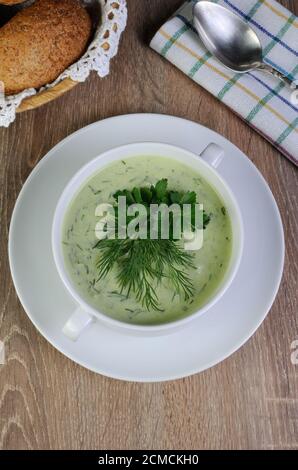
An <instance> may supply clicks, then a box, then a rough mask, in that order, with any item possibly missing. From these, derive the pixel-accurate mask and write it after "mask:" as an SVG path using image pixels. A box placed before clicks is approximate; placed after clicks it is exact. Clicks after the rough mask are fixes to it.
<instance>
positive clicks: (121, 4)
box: [0, 0, 127, 127]
mask: <svg viewBox="0 0 298 470" xmlns="http://www.w3.org/2000/svg"><path fill="white" fill-rule="evenodd" d="M88 1H89V2H90V0H86V1H85V3H86V4H88ZM96 1H98V2H99V3H100V5H101V21H100V23H99V26H98V27H97V29H96V31H95V34H94V39H93V41H92V42H91V43H90V45H89V47H88V49H87V51H86V52H85V54H84V55H83V56H82V57H81V58H80V59H79V60H78V61H77V62H75V63H74V64H72V65H71V66H70V67H68V68H67V69H66V70H64V72H62V74H61V75H60V76H59V77H58V78H57V79H56V80H55V81H54V82H52V83H50V84H48V85H46V86H45V87H43V88H41V89H40V90H36V89H34V88H30V89H26V90H24V91H22V92H21V93H18V94H17V95H11V96H5V94H4V92H3V88H1V82H0V126H4V127H8V126H9V124H10V123H12V122H13V121H14V120H15V115H16V109H17V108H18V106H19V105H20V103H21V102H22V101H23V100H24V99H25V98H27V97H28V96H32V95H35V94H37V93H39V92H40V91H42V90H45V89H47V88H52V87H54V86H55V85H56V84H57V83H59V82H61V81H62V80H63V79H65V78H67V77H69V78H71V79H72V80H74V81H76V82H84V81H85V80H86V78H87V77H88V76H89V74H90V72H91V71H92V70H95V71H96V72H97V73H98V75H99V76H100V77H105V76H106V75H108V74H109V71H110V60H111V59H112V58H113V57H114V56H115V55H116V54H117V51H118V45H119V41H120V37H121V33H122V32H123V31H124V29H125V26H126V20H127V8H126V0H96ZM2 86H3V84H2Z"/></svg>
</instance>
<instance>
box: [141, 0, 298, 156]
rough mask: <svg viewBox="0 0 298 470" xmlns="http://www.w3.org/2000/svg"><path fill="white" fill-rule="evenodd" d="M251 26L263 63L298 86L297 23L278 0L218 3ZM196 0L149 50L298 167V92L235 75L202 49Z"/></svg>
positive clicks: (269, 79)
mask: <svg viewBox="0 0 298 470" xmlns="http://www.w3.org/2000/svg"><path fill="white" fill-rule="evenodd" d="M214 2H215V3H218V4H220V5H222V6H224V7H226V8H228V9H229V10H231V11H233V12H234V13H236V14H237V15H238V16H240V18H242V19H243V20H244V21H246V22H247V23H249V25H250V26H251V27H252V28H253V29H254V30H255V32H256V33H257V35H258V36H259V38H260V40H261V43H262V46H263V51H264V61H265V62H266V63H267V64H270V65H272V66H273V67H275V68H276V69H277V70H279V71H280V72H282V73H283V74H285V75H288V77H289V78H291V79H292V80H297V84H298V52H297V49H298V20H297V17H296V16H295V15H293V14H292V13H291V12H290V11H288V10H287V9H286V8H284V7H283V6H281V5H280V4H279V3H278V2H276V1H274V0H257V1H256V0H214ZM195 3H196V1H194V0H189V1H187V2H185V3H184V4H183V5H182V7H181V8H180V9H179V10H178V11H177V12H176V13H175V15H174V16H173V17H171V18H170V19H169V20H168V21H167V22H166V23H165V24H164V25H163V26H162V27H161V28H160V29H159V31H158V32H157V33H156V35H155V36H154V38H153V39H152V41H151V44H150V46H151V47H152V48H153V49H154V50H155V51H157V52H158V53H159V54H161V55H162V56H163V57H165V58H166V59H168V60H169V61H170V62H172V64H174V65H176V67H178V68H179V69H180V70H182V71H183V72H184V73H185V74H187V75H188V76H189V77H190V78H191V79H192V80H194V81H195V82H197V83H198V84H199V85H201V86H202V87H204V88H205V89H206V90H208V91H209V92H210V93H212V94H213V95H214V96H216V97H217V98H218V99H219V100H220V101H222V102H223V103H225V104H226V105H227V106H229V107H230V108H231V109H232V110H233V111H234V112H235V113H237V114H238V115H239V116H240V117H242V118H243V119H244V120H245V121H246V122H247V123H248V124H249V125H250V126H251V127H253V128H254V129H255V130H256V131H257V132H259V133H260V134H262V135H263V136H264V137H265V138H266V139H267V140H269V141H270V142H271V143H272V144H273V145H274V146H275V147H276V148H277V149H278V150H279V151H280V152H282V153H283V154H284V155H285V156H286V157H288V158H289V159H290V160H291V161H292V162H293V163H295V164H296V165H297V164H298V91H297V90H296V91H295V90H294V89H292V90H291V89H290V88H289V87H288V86H287V85H285V84H284V83H283V82H281V81H280V80H279V79H277V78H275V77H273V76H271V75H269V74H267V73H265V72H261V71H253V72H249V73H246V74H239V73H234V72H232V71H230V70H228V69H227V68H225V67H224V66H223V65H221V64H220V63H219V61H217V59H215V57H213V56H212V55H211V54H210V53H209V52H208V51H207V50H206V48H205V47H204V45H203V43H202V42H201V40H200V38H199V36H198V35H197V33H196V31H195V29H194V28H193V24H192V8H193V5H194V4H195Z"/></svg>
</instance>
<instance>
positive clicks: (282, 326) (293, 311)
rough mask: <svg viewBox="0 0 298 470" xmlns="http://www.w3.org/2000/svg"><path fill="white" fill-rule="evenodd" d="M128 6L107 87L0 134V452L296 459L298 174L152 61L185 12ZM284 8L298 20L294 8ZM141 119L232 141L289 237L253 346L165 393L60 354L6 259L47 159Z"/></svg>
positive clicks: (61, 102) (169, 6) (157, 0)
mask: <svg viewBox="0 0 298 470" xmlns="http://www.w3.org/2000/svg"><path fill="white" fill-rule="evenodd" d="M128 3H129V13H130V15H129V22H128V28H127V30H126V32H125V35H124V38H123V41H122V43H121V48H120V52H119V55H118V56H117V58H116V59H115V60H114V61H113V65H112V73H111V75H110V76H109V77H108V78H106V79H105V80H99V79H98V78H97V77H96V76H94V75H93V76H92V77H91V78H90V79H89V80H87V82H86V83H84V84H80V85H78V86H77V87H75V89H73V90H72V91H71V92H69V93H68V94H66V95H64V96H63V97H62V98H60V99H58V100H56V101H55V102H53V103H51V104H48V105H46V106H44V107H42V108H39V109H37V110H35V111H30V112H27V113H23V114H22V115H18V117H17V119H16V121H15V123H14V124H13V125H11V126H10V127H9V129H3V128H1V129H0V159H1V160H0V161H1V165H0V174H1V205H0V207H1V230H2V235H1V256H0V270H1V282H0V296H1V297H0V298H1V306H0V339H1V340H2V341H4V342H5V345H6V356H7V357H6V359H7V362H6V365H4V366H0V448H2V449H48V448H49V449H96V448H97V449H134V448H136V449H173V448H174V449H175V448H176V449H200V448H202V449H208V448H213V449H217V448H225V449H236V448H249V449H252V448H262V449H279V448H281V449H298V365H296V366H295V365H292V363H291V343H292V341H294V340H295V339H298V319H297V311H298V305H297V278H298V269H297V268H298V263H297V257H298V256H297V254H298V253H297V236H298V230H297V220H298V217H297V215H298V213H297V209H298V202H297V170H296V168H295V167H294V165H293V164H291V163H290V162H289V161H287V160H286V158H284V157H283V156H281V155H280V154H279V152H278V151H277V150H275V149H274V148H273V147H272V146H271V145H270V144H269V143H268V142H266V141H265V140H264V139H263V138H262V137H260V136H259V135H258V134H256V133H255V132H254V131H253V130H251V129H250V128H249V127H248V126H247V125H246V124H244V123H243V122H242V121H241V120H240V119H239V118H237V117H236V116H235V115H234V114H233V113H232V112H231V111H230V110H228V109H227V108H225V106H224V105H222V104H220V103H219V102H218V101H217V100H216V99H215V98H213V97H212V96H211V95H209V94H208V93H207V92H206V91H204V90H203V89H201V88H199V87H198V86H197V85H195V84H193V83H192V82H191V80H189V79H188V78H186V77H185V76H184V75H183V74H182V73H180V72H179V71H178V70H176V69H175V68H174V67H173V66H171V65H170V64H169V63H167V62H166V61H164V60H162V59H161V58H160V57H159V56H158V55H157V54H156V53H154V52H153V51H151V50H150V49H149V47H148V41H149V39H150V37H151V36H152V34H153V33H154V32H155V30H156V29H157V27H158V26H159V25H160V24H161V22H162V21H163V20H165V19H166V18H167V17H168V16H169V15H170V13H172V12H173V11H174V10H175V8H177V7H178V5H179V4H180V3H181V1H180V0H163V1H161V0H151V1H150V2H149V1H146V2H141V1H139V0H129V2H128ZM281 3H283V4H284V5H285V6H287V7H289V8H290V9H292V11H295V12H296V14H297V13H298V2H297V1H296V0H283V1H282V2H281ZM133 112H153V113H166V114H173V115H176V116H181V117H184V118H188V119H192V120H194V121H197V122H200V123H201V124H203V125H205V126H208V127H210V128H212V129H214V130H215V131H217V132H219V133H220V134H223V135H224V136H225V137H227V138H228V139H230V140H231V141H232V142H233V143H234V144H236V145H237V146H238V147H239V148H240V149H241V150H242V151H243V152H245V153H246V154H247V155H248V156H249V158H250V159H251V160H252V161H253V162H254V164H255V165H256V166H257V167H258V168H259V170H260V171H261V173H262V174H263V175H264V176H265V178H266V180H267V181H268V183H269V185H270V187H271V189H272V191H273V193H274V196H275V198H276V200H277V202H278V205H279V208H280V211H281V214H282V218H283V222H284V228H285V236H286V246H287V253H286V265H285V272H284V277H283V281H282V286H281V289H280V291H279V294H278V296H277V299H276V301H275V304H274V306H273V308H272V309H271V312H270V314H269V316H268V317H267V319H266V321H265V322H264V323H263V325H262V326H261V327H260V329H259V330H258V331H257V333H256V334H255V335H254V336H253V338H252V339H251V340H250V341H249V342H248V343H247V344H246V345H245V346H244V347H242V348H241V349H240V351H238V352H237V353H235V354H234V355H233V356H232V357H230V358H229V359H227V360H226V361H224V362H223V363H221V364H219V365H218V366H216V367H214V368H212V369H211V370H208V371H206V372H204V373H202V374H199V375H196V376H194V377H190V378H187V379H183V380H179V381H175V382H168V383H163V384H135V383H125V382H120V381H117V380H111V379H108V378H105V377H101V376H99V375H96V374H94V373H92V372H89V371H87V370H85V369H83V368H82V367H80V366H78V365H76V364H74V363H73V362H71V361H70V360H68V359H66V358H65V357H64V356H63V355H62V354H60V353H59V352H58V351H56V350H55V349H54V348H53V347H52V346H51V345H50V344H49V343H48V342H47V341H46V340H45V339H44V338H43V337H42V336H41V335H40V334H39V333H38V332H37V330H36V329H35V327H34V326H33V325H32V324H31V322H30V321H29V319H28V318H27V316H26V315H25V313H24V311H23V309H22V307H21V305H20V302H19V300H18V299H17V296H16V293H15V290H14V287H13V284H12V281H11V277H10V272H9V266H8V257H7V236H8V228H9V222H10V217H11V213H12V210H13V207H14V204H15V200H16V198H17V196H18V193H19V191H20V189H21V187H22V185H23V184H24V182H25V180H26V178H27V177H28V175H29V173H30V172H31V170H32V169H33V167H34V166H35V165H36V164H37V163H38V161H39V160H40V159H41V158H42V157H43V155H44V154H45V153H46V152H47V151H48V150H49V149H50V148H51V147H53V146H54V145H55V144H57V143H58V142H59V141H60V140H61V139H63V138H64V137H65V136H67V135H68V134H70V133H72V132H74V131H75V130H77V129H79V128H81V127H83V126H85V125H87V124H89V123H91V122H94V121H97V120H99V119H103V118H105V117H108V116H112V115H117V114H125V113H133ZM297 145H298V143H297ZM273 255H274V254H273ZM257 261H258V260H256V265H257ZM29 269H30V267H29ZM32 295H34V292H32Z"/></svg>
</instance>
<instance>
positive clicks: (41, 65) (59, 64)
mask: <svg viewBox="0 0 298 470" xmlns="http://www.w3.org/2000/svg"><path fill="white" fill-rule="evenodd" d="M0 1H3V0H0ZM5 1H10V0H5ZM13 1H14V0H13ZM91 30H92V24H91V18H90V16H89V14H88V12H87V11H86V10H85V8H84V7H83V6H82V4H81V3H80V1H79V0H37V1H36V2H34V3H33V4H32V5H31V6H29V7H28V8H25V9H23V10H21V11H20V12H19V13H17V14H16V15H15V16H14V17H13V18H12V19H11V20H10V21H9V22H8V23H6V24H5V25H4V26H3V27H2V28H0V81H2V82H3V83H4V87H5V94H6V95H11V94H15V93H19V92H20V91H22V90H24V89H26V88H37V89H38V88H40V87H42V86H43V85H46V84H47V83H51V82H52V81H54V80H55V79H56V78H57V77H58V76H59V75H60V74H61V73H62V72H63V71H64V70H65V69H66V68H67V67H68V66H69V65H71V64H72V63H74V62H76V61H77V60H78V59H79V58H80V57H81V56H82V54H83V53H84V51H85V50H86V48H87V44H88V41H89V39H90V35H91Z"/></svg>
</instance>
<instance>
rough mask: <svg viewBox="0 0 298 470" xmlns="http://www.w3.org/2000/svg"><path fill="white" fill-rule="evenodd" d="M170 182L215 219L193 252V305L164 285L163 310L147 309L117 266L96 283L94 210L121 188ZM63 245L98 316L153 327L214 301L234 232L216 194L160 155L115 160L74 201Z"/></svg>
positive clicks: (188, 170) (195, 175)
mask: <svg viewBox="0 0 298 470" xmlns="http://www.w3.org/2000/svg"><path fill="white" fill-rule="evenodd" d="M161 178H167V179H168V188H169V189H172V190H178V191H188V190H190V191H195V192H196V193H197V202H199V203H202V204H203V206H204V210H205V211H206V212H207V213H208V214H210V215H211V221H210V223H209V224H208V226H207V228H206V229H205V230H204V242H203V247H202V248H201V249H200V250H198V251H194V252H191V253H193V256H194V264H195V266H196V269H189V270H188V275H189V277H190V278H191V280H192V282H193V285H194V288H195V295H194V297H193V298H192V299H191V300H190V301H185V300H184V298H183V296H180V295H179V294H178V293H177V292H175V291H173V289H172V288H171V287H169V285H167V283H166V281H163V282H162V283H161V284H160V285H157V286H156V292H157V295H158V298H159V301H160V310H161V311H155V310H150V311H148V310H146V309H145V308H144V307H142V305H141V304H140V303H138V302H137V301H136V300H135V298H134V295H133V293H131V294H130V295H129V297H127V296H126V293H125V292H123V293H121V292H120V291H119V286H118V285H117V281H116V279H115V278H116V274H117V267H114V268H113V270H112V271H111V272H110V273H109V274H108V275H107V276H106V277H105V278H103V279H101V280H99V281H98V272H97V269H96V261H97V260H98V257H99V256H100V251H99V250H98V249H94V246H95V244H96V242H97V238H96V236H95V226H96V223H97V222H98V217H96V216H95V208H96V207H97V206H98V204H100V203H107V202H108V203H111V204H113V203H114V202H115V200H114V198H113V194H114V193H115V192H116V191H117V190H119V189H133V188H134V187H135V186H148V187H149V186H150V185H151V184H155V183H156V182H157V181H158V180H159V179H161ZM62 244H63V252H64V258H65V264H66V268H67V270H68V273H69V276H70V279H71V281H72V283H73V285H74V286H75V288H76V290H77V291H78V292H79V294H80V295H81V297H83V298H84V299H85V300H86V301H87V302H88V303H89V304H90V305H92V306H93V307H95V308H96V309H97V310H99V311H100V312H102V313H104V314H106V315H108V316H110V317H112V318H114V319H117V320H121V321H124V322H128V323H134V324H141V325H153V324H160V323H165V322H168V321H173V320H176V319H180V318H183V317H185V316H187V315H189V314H191V313H193V312H195V311H196V310H198V309H199V308H200V307H202V306H203V305H204V304H206V303H207V301H208V300H209V299H210V297H211V296H212V294H213V293H214V292H215V290H216V289H217V288H218V287H219V284H220V282H221V281H222V279H223V276H224V274H225V272H226V269H227V267H228V264H229V260H230V254H231V245H232V231H231V223H230V218H229V215H228V213H227V211H226V209H225V208H224V206H223V203H222V201H221V200H220V198H219V196H218V195H217V193H216V191H215V190H214V189H213V188H212V187H211V186H210V185H209V184H208V183H207V182H206V181H204V180H203V179H202V178H201V177H200V175H199V174H198V173H197V172H196V171H194V170H193V169H192V168H191V167H189V166H187V165H185V164H183V163H181V162H178V161H176V160H174V159H169V158H164V157H157V156H152V157H151V156H140V157H131V158H127V159H126V160H122V161H117V162H114V163H111V164H110V165H108V166H106V167H104V168H103V169H102V170H99V171H98V172H97V173H95V174H94V175H93V176H92V177H91V178H90V179H89V180H88V181H87V182H85V183H84V184H83V186H82V187H81V188H80V189H79V191H78V193H77V194H76V196H75V197H74V199H73V200H72V202H71V203H70V206H69V208H68V211H67V213H66V216H65V220H64V224H63V233H62Z"/></svg>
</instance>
